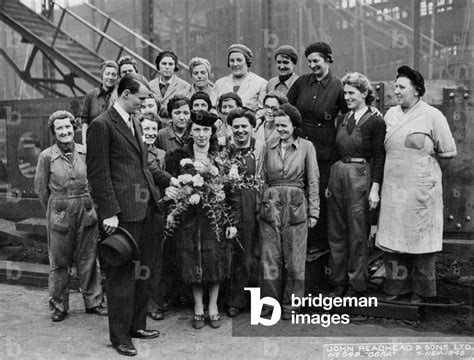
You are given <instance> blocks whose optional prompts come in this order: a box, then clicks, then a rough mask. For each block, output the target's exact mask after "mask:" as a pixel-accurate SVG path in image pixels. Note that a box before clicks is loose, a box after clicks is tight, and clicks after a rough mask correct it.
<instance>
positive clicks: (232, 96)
mask: <svg viewBox="0 0 474 360" xmlns="http://www.w3.org/2000/svg"><path fill="white" fill-rule="evenodd" d="M228 99H232V100H234V101H235V104H236V105H237V107H242V99H241V98H240V96H239V95H237V94H235V93H233V92H228V93H224V94H222V95H221V96H219V100H218V101H217V110H219V111H221V109H222V103H223V102H224V101H225V100H228Z"/></svg>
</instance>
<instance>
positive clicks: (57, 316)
mask: <svg viewBox="0 0 474 360" xmlns="http://www.w3.org/2000/svg"><path fill="white" fill-rule="evenodd" d="M66 315H67V312H66V311H61V310H58V309H55V310H54V312H53V314H52V316H51V320H53V322H60V321H63V320H64V319H65V318H66Z"/></svg>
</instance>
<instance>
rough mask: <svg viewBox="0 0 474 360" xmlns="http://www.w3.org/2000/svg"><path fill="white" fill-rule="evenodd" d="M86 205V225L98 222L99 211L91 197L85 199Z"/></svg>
mask: <svg viewBox="0 0 474 360" xmlns="http://www.w3.org/2000/svg"><path fill="white" fill-rule="evenodd" d="M84 207H85V209H84V227H89V226H93V225H95V224H97V212H96V211H95V207H94V203H93V202H92V199H91V198H90V197H89V198H87V199H85V200H84Z"/></svg>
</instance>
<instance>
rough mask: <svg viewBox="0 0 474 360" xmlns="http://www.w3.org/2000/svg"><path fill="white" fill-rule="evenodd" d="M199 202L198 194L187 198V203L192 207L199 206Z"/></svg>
mask: <svg viewBox="0 0 474 360" xmlns="http://www.w3.org/2000/svg"><path fill="white" fill-rule="evenodd" d="M200 200H201V197H200V196H199V195H198V194H193V195H191V196H190V197H189V203H190V204H192V205H197V204H199V201H200Z"/></svg>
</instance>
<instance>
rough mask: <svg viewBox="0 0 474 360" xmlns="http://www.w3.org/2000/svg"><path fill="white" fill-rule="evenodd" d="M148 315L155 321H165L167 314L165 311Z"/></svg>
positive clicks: (157, 311) (152, 312) (151, 312)
mask: <svg viewBox="0 0 474 360" xmlns="http://www.w3.org/2000/svg"><path fill="white" fill-rule="evenodd" d="M148 315H149V316H150V317H151V318H152V319H153V320H157V321H158V320H163V319H164V318H165V314H164V312H163V310H156V311H150V312H148Z"/></svg>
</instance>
